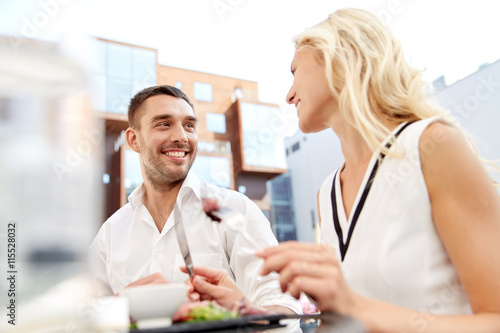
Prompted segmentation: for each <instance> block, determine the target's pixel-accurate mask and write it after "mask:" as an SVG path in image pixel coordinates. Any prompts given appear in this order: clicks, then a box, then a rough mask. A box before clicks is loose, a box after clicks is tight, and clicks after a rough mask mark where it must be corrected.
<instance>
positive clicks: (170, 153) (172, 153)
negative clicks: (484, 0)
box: [164, 151, 186, 157]
mask: <svg viewBox="0 0 500 333" xmlns="http://www.w3.org/2000/svg"><path fill="white" fill-rule="evenodd" d="M164 154H165V155H167V156H173V157H184V155H186V153H185V152H183V151H167V152H165V153H164Z"/></svg>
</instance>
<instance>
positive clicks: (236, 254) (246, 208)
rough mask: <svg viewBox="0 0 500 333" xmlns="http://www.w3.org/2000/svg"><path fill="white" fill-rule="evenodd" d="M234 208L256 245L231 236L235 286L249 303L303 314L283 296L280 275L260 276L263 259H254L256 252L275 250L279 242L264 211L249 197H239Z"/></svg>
mask: <svg viewBox="0 0 500 333" xmlns="http://www.w3.org/2000/svg"><path fill="white" fill-rule="evenodd" d="M233 200H237V201H238V202H234V203H231V206H232V207H234V208H236V209H238V208H240V209H239V210H240V211H241V212H242V213H244V214H245V216H246V218H247V224H246V228H247V231H248V233H249V234H250V237H251V238H252V239H253V240H254V243H255V245H254V244H249V242H248V241H247V240H246V239H245V238H243V237H242V236H240V235H239V234H237V233H234V232H232V235H231V236H230V237H228V244H227V246H228V249H227V251H228V253H230V266H231V270H232V271H233V273H234V276H235V280H236V284H237V285H238V287H239V288H240V289H241V290H242V291H243V292H244V294H245V295H246V297H247V298H248V300H249V301H250V302H251V303H253V304H255V305H256V306H271V305H281V306H285V307H287V308H289V309H291V310H292V311H294V312H295V313H299V314H301V313H302V309H301V307H300V303H299V302H298V301H297V300H296V299H295V298H293V297H292V296H290V295H289V294H284V293H282V292H281V288H280V284H279V275H278V274H277V273H271V274H268V275H266V276H261V275H260V274H259V272H260V270H261V268H262V262H263V261H262V259H261V258H259V257H257V256H256V255H255V251H256V248H257V249H259V248H265V247H269V246H276V245H277V244H278V241H277V240H276V238H275V237H274V234H273V232H272V230H271V225H270V223H269V221H268V220H267V218H266V217H265V215H264V214H263V213H262V211H261V210H260V209H259V208H258V207H257V205H255V203H253V202H252V201H251V200H250V199H248V198H247V197H245V196H243V195H241V194H239V193H238V195H237V196H235V198H233Z"/></svg>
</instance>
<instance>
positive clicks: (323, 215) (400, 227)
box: [259, 9, 500, 332]
mask: <svg viewBox="0 0 500 333" xmlns="http://www.w3.org/2000/svg"><path fill="white" fill-rule="evenodd" d="M291 70H292V73H293V75H294V82H293V85H292V87H291V89H290V91H289V93H288V96H287V101H288V103H291V104H295V106H296V107H297V113H298V117H299V127H300V129H301V130H302V131H303V132H305V133H311V132H318V131H321V130H324V129H327V128H331V129H332V130H333V131H334V132H335V133H336V134H337V136H338V137H339V139H340V142H341V146H342V152H343V155H344V158H345V162H344V164H343V165H342V166H340V167H339V168H338V169H337V170H335V171H334V172H333V173H332V174H331V175H330V176H328V177H327V178H326V179H325V181H324V183H323V185H322V186H321V189H320V191H319V193H318V204H319V215H320V219H321V234H322V243H323V245H313V244H305V243H297V242H288V243H283V244H281V245H279V246H277V247H272V248H267V249H265V250H263V251H261V252H259V256H261V257H262V258H264V260H265V261H264V267H263V270H262V272H261V273H262V274H263V275H265V274H267V273H269V272H272V271H276V272H278V273H280V283H281V287H282V290H283V291H289V292H290V293H291V294H292V295H293V296H295V297H298V296H299V293H300V292H301V291H303V292H306V293H307V294H309V295H310V296H311V297H312V298H313V299H314V300H315V301H316V302H317V303H318V305H319V308H320V309H321V310H322V311H334V312H338V313H341V314H345V315H350V316H353V317H355V318H357V319H359V320H360V321H361V322H362V323H363V324H364V325H365V326H366V328H367V330H368V331H383V332H459V331H460V332H500V200H499V198H498V196H497V193H496V190H495V187H494V184H493V181H492V180H491V179H490V177H489V176H488V174H487V172H486V171H485V169H484V168H483V166H482V165H481V162H480V161H479V159H478V157H477V156H476V155H475V153H474V152H473V150H472V149H471V148H470V146H469V144H468V142H467V140H466V138H465V137H464V135H463V134H462V132H461V131H460V130H459V129H458V128H457V126H455V125H454V123H453V120H452V119H451V118H450V116H449V115H448V114H447V113H446V112H444V110H442V109H441V108H440V107H438V106H437V105H436V104H434V103H433V102H432V101H431V100H429V98H428V97H427V96H426V93H425V89H424V82H423V81H422V79H421V75H420V73H419V71H417V70H415V69H413V68H412V67H410V66H409V65H408V64H407V62H406V61H405V58H404V56H403V51H402V49H401V46H400V44H399V42H398V41H397V40H396V39H395V38H394V36H393V35H392V34H391V32H390V31H389V29H388V27H387V26H386V25H385V24H384V23H383V22H382V21H381V20H380V19H379V18H378V17H377V16H375V15H373V14H371V13H369V12H366V11H364V10H359V9H344V10H339V11H337V12H335V13H333V14H332V15H330V16H329V18H328V19H326V20H325V21H323V22H321V23H319V24H318V25H316V26H315V27H312V28H310V29H307V30H306V31H304V32H303V33H302V34H300V35H299V36H298V37H297V38H296V52H295V56H294V58H293V61H292V64H291ZM327 147H328V146H327V145H326V146H325V154H327V153H328V148H327Z"/></svg>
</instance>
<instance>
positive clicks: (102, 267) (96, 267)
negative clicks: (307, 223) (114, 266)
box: [88, 226, 113, 296]
mask: <svg viewBox="0 0 500 333" xmlns="http://www.w3.org/2000/svg"><path fill="white" fill-rule="evenodd" d="M104 238H105V230H104V226H103V227H101V229H100V230H99V232H98V233H97V236H96V237H95V238H94V241H93V242H92V244H91V245H90V247H89V255H88V264H89V270H90V273H91V274H92V275H93V276H94V277H95V278H96V279H97V281H98V284H99V288H100V290H102V296H110V295H113V289H112V288H111V285H110V284H109V281H108V274H107V269H106V246H105V240H104Z"/></svg>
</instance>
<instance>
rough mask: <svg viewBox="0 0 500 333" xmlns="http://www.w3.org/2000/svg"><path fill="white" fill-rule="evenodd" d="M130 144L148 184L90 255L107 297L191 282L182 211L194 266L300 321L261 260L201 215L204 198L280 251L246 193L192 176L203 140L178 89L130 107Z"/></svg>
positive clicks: (148, 93)
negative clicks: (180, 226)
mask: <svg viewBox="0 0 500 333" xmlns="http://www.w3.org/2000/svg"><path fill="white" fill-rule="evenodd" d="M128 118H129V126H130V127H129V128H128V129H127V131H126V139H127V143H128V145H129V146H130V148H131V149H133V150H134V151H135V152H137V153H138V154H139V158H140V163H141V171H142V176H143V180H144V182H143V184H141V185H139V186H138V187H137V188H136V189H135V190H134V191H133V192H132V193H131V194H130V196H129V198H128V199H129V202H128V203H127V204H126V205H125V206H123V207H122V208H120V209H119V210H118V211H117V212H116V213H115V214H113V215H112V216H111V217H110V218H109V219H108V220H107V221H106V222H105V223H104V224H103V225H102V227H101V229H100V230H99V233H98V234H97V236H96V238H95V239H94V242H93V243H92V245H91V247H90V263H91V269H92V271H93V273H94V275H95V276H96V277H97V278H98V279H99V280H100V281H101V282H102V283H103V284H104V287H105V289H107V291H108V293H109V294H116V293H119V292H121V291H122V290H123V289H124V288H125V287H127V286H130V285H131V284H132V285H137V284H147V283H158V282H160V283H161V282H166V281H176V282H183V281H185V280H186V279H187V275H186V274H185V273H183V272H182V271H181V269H180V268H181V267H182V266H184V261H183V256H182V254H181V251H180V248H179V244H178V241H177V237H176V233H175V228H174V214H172V210H173V207H174V205H175V204H177V205H178V206H179V207H180V210H181V212H182V217H183V222H184V225H185V229H186V234H187V239H188V245H189V248H190V250H191V256H192V259H193V264H194V266H195V268H196V267H209V268H211V269H218V270H224V271H226V272H227V274H228V276H229V277H230V278H231V279H232V280H234V281H235V282H236V285H237V287H238V288H239V289H240V290H241V292H242V293H243V295H244V296H245V297H246V299H247V300H248V301H249V302H250V303H252V304H253V305H255V306H260V307H266V308H269V309H272V310H273V311H278V312H285V313H286V312H289V311H293V312H296V313H300V312H301V310H300V305H299V303H298V302H297V301H296V300H295V299H294V298H292V297H291V296H289V295H285V294H282V292H281V289H280V285H279V280H278V276H277V275H276V274H270V275H267V276H265V277H261V276H259V270H260V268H261V260H260V259H259V258H257V257H256V256H255V250H253V249H254V248H253V245H252V244H249V243H248V242H247V241H246V240H245V239H244V238H243V237H241V236H239V235H238V233H236V232H234V231H232V230H230V229H229V228H227V227H226V225H225V224H224V223H213V222H211V220H210V218H208V217H207V216H206V214H205V212H204V210H203V203H202V195H201V193H204V195H205V193H206V195H208V196H209V197H211V198H215V199H217V200H218V201H219V202H220V203H222V204H224V205H227V206H230V207H233V208H234V209H237V210H238V211H240V212H242V213H243V214H245V216H246V217H247V219H248V223H247V228H248V232H249V233H250V234H252V236H253V239H254V241H255V243H256V245H257V246H258V247H260V248H264V247H267V246H272V245H277V241H276V238H275V237H274V235H273V233H272V231H271V228H270V224H269V221H268V220H267V219H266V218H265V216H264V214H263V213H262V212H261V211H260V209H259V208H258V207H257V206H256V205H255V204H254V203H253V202H252V201H251V200H250V199H248V198H247V197H246V196H244V195H242V194H241V193H238V192H235V191H231V190H227V189H224V188H219V187H216V186H214V185H211V184H208V183H205V182H201V181H200V180H199V179H198V178H197V177H196V176H195V175H194V174H193V173H192V172H190V168H191V165H192V164H193V162H194V160H195V158H196V148H197V145H198V135H197V132H196V126H197V119H196V117H195V114H194V109H193V105H192V104H191V102H190V100H189V99H188V97H187V96H186V95H185V94H184V93H183V92H182V91H181V90H179V89H177V88H175V87H171V86H155V87H150V88H146V89H144V90H142V91H141V92H139V93H137V94H136V95H135V96H134V97H133V98H132V100H131V102H130V106H129V112H128Z"/></svg>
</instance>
